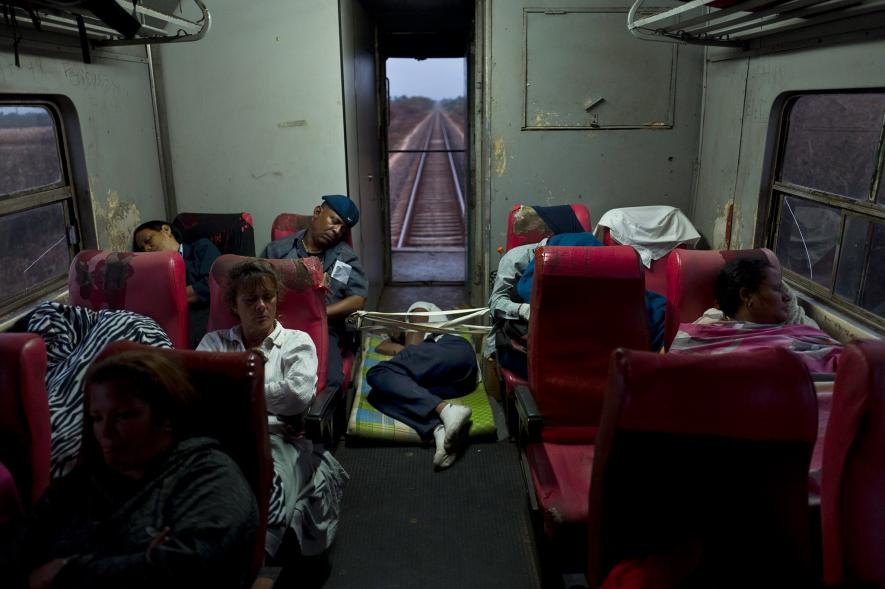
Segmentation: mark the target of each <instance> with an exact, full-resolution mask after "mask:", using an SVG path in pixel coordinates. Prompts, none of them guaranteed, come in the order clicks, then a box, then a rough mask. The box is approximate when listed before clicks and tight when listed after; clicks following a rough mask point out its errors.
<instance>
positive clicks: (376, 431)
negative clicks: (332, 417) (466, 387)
mask: <svg viewBox="0 0 885 589" xmlns="http://www.w3.org/2000/svg"><path fill="white" fill-rule="evenodd" d="M382 341H384V338H382V337H380V336H378V335H375V334H372V333H368V332H365V333H364V334H363V344H362V349H363V354H362V360H361V362H360V369H359V372H358V373H357V376H356V381H355V383H354V390H355V391H356V394H355V396H354V400H353V408H352V409H351V412H350V419H349V420H348V423H347V435H348V436H352V437H358V438H366V439H371V440H378V441H385V442H401V443H407V444H420V443H421V438H420V437H419V436H418V434H417V432H415V430H414V429H412V428H411V427H409V426H408V425H406V424H404V423H402V422H400V421H397V420H396V419H393V418H392V417H389V416H387V415H385V414H383V413H381V412H380V411H378V410H377V409H375V407H374V406H373V405H372V404H371V403H369V401H368V398H367V397H368V395H369V391H370V390H371V389H370V387H369V383H367V382H366V372H368V371H369V369H370V368H371V367H372V366H375V365H376V364H378V363H379V362H383V361H385V360H388V359H389V358H390V356H386V355H383V354H379V353H378V352H376V351H375V348H376V347H377V346H378V344H380V343H381V342H382ZM450 402H452V403H456V404H458V405H466V406H467V407H470V409H471V411H473V415H472V418H471V419H472V422H473V423H472V424H471V426H470V436H471V437H473V438H477V437H483V436H494V435H495V431H496V430H495V419H494V416H493V415H492V408H491V406H490V405H489V398H488V395H487V394H486V391H485V387H483V385H482V383H481V382H480V383H479V384H477V385H476V389H474V391H473V392H472V393H470V394H469V395H465V396H463V397H458V398H456V399H450Z"/></svg>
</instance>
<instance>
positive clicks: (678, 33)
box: [627, 0, 885, 48]
mask: <svg viewBox="0 0 885 589" xmlns="http://www.w3.org/2000/svg"><path fill="white" fill-rule="evenodd" d="M643 2H644V0H636V1H635V2H634V3H633V6H632V7H631V8H630V11H629V12H628V14H627V29H628V30H629V31H630V32H631V33H632V34H633V36H635V37H638V38H640V39H645V40H650V41H670V42H685V43H694V44H701V45H721V46H732V47H744V48H746V47H750V46H751V45H753V44H754V42H760V41H762V40H763V39H765V38H771V37H775V36H781V35H784V34H787V33H792V32H794V31H798V30H799V29H803V28H807V27H812V26H815V25H825V24H829V23H835V22H836V21H843V20H847V19H856V18H858V17H866V16H869V15H873V14H878V15H879V16H881V15H883V14H885V0H692V1H691V2H686V3H684V4H682V5H681V6H677V7H675V8H670V9H665V10H663V11H660V10H658V11H655V13H654V14H649V13H648V10H649V9H647V8H642V4H643ZM799 32H800V33H801V31H799Z"/></svg>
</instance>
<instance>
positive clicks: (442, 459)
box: [433, 425, 458, 470]
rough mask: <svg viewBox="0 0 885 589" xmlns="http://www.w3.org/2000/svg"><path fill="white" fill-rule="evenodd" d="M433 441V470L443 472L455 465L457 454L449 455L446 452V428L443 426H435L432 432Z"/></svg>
mask: <svg viewBox="0 0 885 589" xmlns="http://www.w3.org/2000/svg"><path fill="white" fill-rule="evenodd" d="M433 440H434V442H436V452H434V453H433V468H434V469H436V470H444V469H446V468H448V467H450V466H452V465H453V464H454V463H455V460H456V459H457V458H458V455H457V454H449V453H448V452H446V446H445V440H446V428H445V426H443V425H438V426H436V429H434V430H433Z"/></svg>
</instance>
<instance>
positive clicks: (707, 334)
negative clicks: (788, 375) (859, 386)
mask: <svg viewBox="0 0 885 589" xmlns="http://www.w3.org/2000/svg"><path fill="white" fill-rule="evenodd" d="M765 348H787V349H788V350H790V351H792V352H793V353H795V354H797V355H798V356H799V357H800V358H801V359H802V361H803V362H804V363H805V365H806V366H807V367H808V370H809V371H810V372H816V373H820V372H836V361H837V359H838V358H839V354H840V353H841V352H842V345H841V344H840V343H839V342H838V341H836V340H834V339H833V338H831V337H830V336H829V335H827V334H826V333H824V332H823V331H821V330H819V329H816V328H814V327H810V326H808V325H763V324H759V323H743V322H740V321H719V322H716V323H708V324H698V323H683V324H681V325H680V326H679V332H678V333H677V334H676V338H675V339H674V340H673V345H672V346H671V347H670V352H671V353H675V354H727V353H729V352H732V351H734V350H758V349H765Z"/></svg>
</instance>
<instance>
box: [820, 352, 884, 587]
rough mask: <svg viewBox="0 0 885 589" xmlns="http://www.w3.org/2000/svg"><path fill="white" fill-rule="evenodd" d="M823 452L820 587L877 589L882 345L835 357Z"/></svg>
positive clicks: (881, 523) (881, 488)
mask: <svg viewBox="0 0 885 589" xmlns="http://www.w3.org/2000/svg"><path fill="white" fill-rule="evenodd" d="M823 452H824V456H823V472H822V485H821V520H822V523H821V533H822V536H823V560H824V580H825V581H826V582H827V584H830V585H840V586H842V585H844V586H846V587H848V586H850V587H861V586H863V587H882V586H885V502H883V497H885V343H883V342H881V341H870V342H862V343H854V344H851V345H849V346H847V347H846V348H845V351H843V352H842V355H841V356H840V357H839V368H838V371H837V372H836V385H835V389H834V391H833V404H832V409H831V412H830V419H829V423H828V424H827V435H826V440H825V443H824V450H823Z"/></svg>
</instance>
